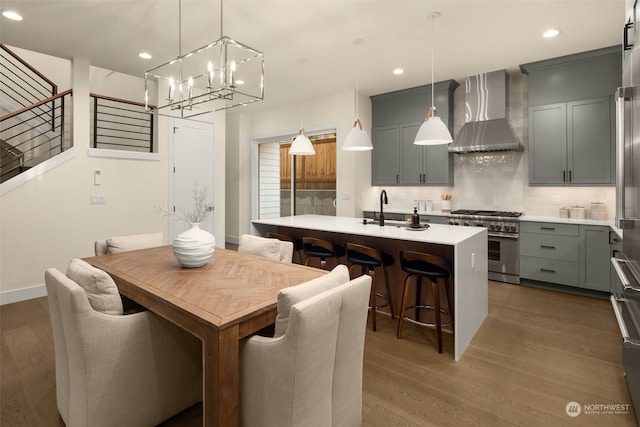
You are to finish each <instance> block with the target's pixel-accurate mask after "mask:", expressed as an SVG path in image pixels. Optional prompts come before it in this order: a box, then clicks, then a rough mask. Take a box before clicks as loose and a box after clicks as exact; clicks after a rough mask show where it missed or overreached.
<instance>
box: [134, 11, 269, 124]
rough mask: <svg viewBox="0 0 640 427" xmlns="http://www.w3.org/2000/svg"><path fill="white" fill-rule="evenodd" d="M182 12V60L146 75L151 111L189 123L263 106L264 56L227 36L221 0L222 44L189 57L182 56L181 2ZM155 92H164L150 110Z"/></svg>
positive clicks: (220, 40) (146, 89)
mask: <svg viewBox="0 0 640 427" xmlns="http://www.w3.org/2000/svg"><path fill="white" fill-rule="evenodd" d="M178 9H179V10H178V40H179V43H178V45H179V52H178V57H177V58H175V59H173V60H171V61H169V62H167V63H164V64H162V65H159V66H157V67H155V68H152V69H150V70H148V71H147V72H145V73H144V83H145V107H146V110H147V111H149V110H151V109H153V110H161V109H167V110H169V111H175V110H177V111H178V112H179V113H180V117H182V118H189V117H194V116H198V115H200V114H205V113H210V112H214V111H219V110H224V109H227V108H232V107H238V106H241V105H247V104H250V103H253V102H257V101H261V100H263V99H264V55H263V53H262V52H259V51H257V50H255V49H253V48H251V47H249V46H247V45H245V44H242V43H240V42H238V41H236V40H234V39H232V38H230V37H228V36H225V35H223V30H222V29H223V27H222V22H223V19H222V16H223V15H222V0H221V1H220V38H219V39H218V40H216V41H213V42H211V43H209V44H207V45H205V46H203V47H201V48H199V49H196V50H193V51H191V52H188V53H186V54H182V0H179V2H178ZM151 82H154V83H155V85H153V84H150V83H151ZM153 87H157V88H158V89H159V90H158V93H159V98H160V99H159V100H158V102H157V107H152V106H151V105H150V100H149V90H150V89H151V88H153Z"/></svg>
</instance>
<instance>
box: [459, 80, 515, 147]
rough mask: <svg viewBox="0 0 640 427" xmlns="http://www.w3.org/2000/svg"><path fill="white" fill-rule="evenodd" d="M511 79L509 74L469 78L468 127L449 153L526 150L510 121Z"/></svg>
mask: <svg viewBox="0 0 640 427" xmlns="http://www.w3.org/2000/svg"><path fill="white" fill-rule="evenodd" d="M508 84H509V75H508V74H507V71H506V70H498V71H492V72H490V73H484V74H477V75H475V76H471V77H467V78H466V80H465V102H464V105H465V125H464V126H463V127H462V129H460V132H458V134H457V135H456V136H455V138H454V140H453V142H452V143H451V145H449V151H452V152H454V153H473V152H492V151H506V150H518V151H520V150H523V147H522V145H521V144H520V142H519V141H518V137H517V136H516V134H515V133H514V132H513V129H512V128H511V126H510V125H509V122H508V121H507V105H508V101H509V91H508Z"/></svg>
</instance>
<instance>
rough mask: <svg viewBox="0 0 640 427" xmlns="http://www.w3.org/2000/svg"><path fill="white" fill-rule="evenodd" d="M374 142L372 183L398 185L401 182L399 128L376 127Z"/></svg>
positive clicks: (373, 132)
mask: <svg viewBox="0 0 640 427" xmlns="http://www.w3.org/2000/svg"><path fill="white" fill-rule="evenodd" d="M371 133H372V141H373V146H374V147H375V149H374V150H373V152H374V155H373V156H372V158H373V165H372V166H373V167H372V172H371V173H372V177H373V179H372V181H373V183H374V184H376V185H396V184H398V183H399V182H400V179H399V175H398V174H399V171H400V153H399V152H398V140H399V139H400V127H399V126H383V127H378V128H376V127H374V128H373V131H372V132H371Z"/></svg>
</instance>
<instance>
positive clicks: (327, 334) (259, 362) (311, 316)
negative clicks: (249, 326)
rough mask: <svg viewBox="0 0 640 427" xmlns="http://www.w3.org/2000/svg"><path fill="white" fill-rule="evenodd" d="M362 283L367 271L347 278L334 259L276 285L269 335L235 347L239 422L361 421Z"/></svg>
mask: <svg viewBox="0 0 640 427" xmlns="http://www.w3.org/2000/svg"><path fill="white" fill-rule="evenodd" d="M327 276H329V277H327ZM323 279H324V280H323ZM340 282H341V283H342V284H340ZM345 282H346V283H345ZM370 289H371V277H370V276H361V277H358V278H356V279H354V280H351V281H349V276H348V271H347V268H346V266H344V265H340V266H338V267H336V268H335V269H334V270H333V271H332V272H331V273H329V274H327V275H325V276H323V277H321V278H319V279H314V280H312V281H310V282H306V283H303V284H301V285H298V286H293V287H290V288H286V289H283V290H282V291H281V294H282V295H279V296H278V318H277V320H276V333H275V336H274V337H273V338H268V337H262V336H254V337H252V338H250V339H249V340H247V341H246V342H244V343H243V345H242V350H241V401H240V414H241V418H240V421H241V425H242V426H245V427H248V426H251V427H275V426H277V427H293V426H305V427H312V426H346V427H351V426H353V427H355V426H360V425H361V424H362V363H363V353H364V337H365V331H366V323H367V311H368V306H369V292H370Z"/></svg>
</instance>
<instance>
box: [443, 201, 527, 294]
mask: <svg viewBox="0 0 640 427" xmlns="http://www.w3.org/2000/svg"><path fill="white" fill-rule="evenodd" d="M521 215H522V212H504V211H487V210H470V209H459V210H455V211H453V212H451V214H449V216H448V218H449V225H461V226H467V227H485V228H486V229H487V233H488V246H489V250H488V252H489V260H488V261H489V262H488V270H489V279H490V280H496V281H499V282H506V283H513V284H520V260H519V255H518V252H519V251H518V248H519V246H518V237H519V233H520V221H519V217H520V216H521Z"/></svg>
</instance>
